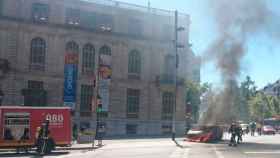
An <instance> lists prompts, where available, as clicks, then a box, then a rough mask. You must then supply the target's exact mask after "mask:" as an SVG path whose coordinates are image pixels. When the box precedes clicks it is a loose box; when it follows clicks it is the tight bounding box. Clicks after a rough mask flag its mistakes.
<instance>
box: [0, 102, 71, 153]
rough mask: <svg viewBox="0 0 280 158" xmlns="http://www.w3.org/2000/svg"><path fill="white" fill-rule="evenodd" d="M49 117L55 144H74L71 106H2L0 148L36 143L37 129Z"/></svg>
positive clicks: (0, 114) (26, 145)
mask: <svg viewBox="0 0 280 158" xmlns="http://www.w3.org/2000/svg"><path fill="white" fill-rule="evenodd" d="M46 119H47V120H49V122H50V123H49V131H50V136H51V137H52V138H53V140H54V143H55V146H69V145H71V137H72V133H71V132H72V130H71V109H70V108H68V107H27V106H0V148H20V147H24V148H26V147H34V145H35V142H36V133H37V130H38V128H39V127H40V126H41V124H42V123H43V122H44V121H45V120H46Z"/></svg>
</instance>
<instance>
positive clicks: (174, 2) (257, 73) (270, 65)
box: [120, 0, 280, 88]
mask: <svg viewBox="0 0 280 158" xmlns="http://www.w3.org/2000/svg"><path fill="white" fill-rule="evenodd" d="M120 1H124V2H129V3H134V4H139V5H145V6H147V5H148V0H120ZM150 3H151V7H155V8H162V9H167V10H175V9H176V10H178V11H180V12H184V13H187V14H189V15H190V16H191V21H192V23H191V28H190V40H191V43H192V44H193V49H194V51H195V53H196V54H198V55H200V54H201V53H202V52H203V51H204V50H205V49H206V48H207V46H208V44H209V43H210V42H211V40H213V39H214V37H215V23H214V20H213V17H212V16H209V15H210V14H209V13H210V11H209V6H208V4H207V0H150ZM267 3H268V6H269V7H270V8H271V9H272V10H274V11H276V12H280V1H279V0H267ZM278 20H279V21H280V19H278ZM279 30H280V28H279ZM241 67H242V70H241V76H240V80H242V79H244V77H245V76H246V75H249V76H251V78H252V79H253V80H254V81H255V82H256V85H257V86H258V87H259V88H261V87H263V86H264V85H266V84H267V83H273V82H274V81H276V80H277V79H279V78H280V40H279V41H273V40H270V39H269V38H267V37H266V36H264V35H257V36H255V37H253V38H252V39H251V40H250V42H249V45H248V53H247V55H246V56H245V58H244V60H243V61H242V65H241ZM201 79H202V82H210V83H213V84H214V85H216V86H218V85H219V83H220V75H219V73H218V71H217V70H216V68H215V66H214V65H213V64H206V65H204V66H203V67H202V69H201Z"/></svg>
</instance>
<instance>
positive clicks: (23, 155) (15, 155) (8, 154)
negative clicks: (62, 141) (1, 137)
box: [0, 151, 69, 158]
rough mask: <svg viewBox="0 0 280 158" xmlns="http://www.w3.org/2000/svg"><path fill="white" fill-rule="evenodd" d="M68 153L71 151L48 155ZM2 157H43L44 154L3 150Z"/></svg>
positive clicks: (54, 153) (55, 154)
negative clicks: (6, 151)
mask: <svg viewBox="0 0 280 158" xmlns="http://www.w3.org/2000/svg"><path fill="white" fill-rule="evenodd" d="M66 154H69V152H60V151H54V152H52V153H51V154H48V155H47V156H53V157H57V156H61V155H66ZM0 157H30V158H33V157H34V158H35V157H36V158H37V157H43V156H39V155H38V154H37V153H35V152H30V153H15V152H10V153H5V152H1V153H0Z"/></svg>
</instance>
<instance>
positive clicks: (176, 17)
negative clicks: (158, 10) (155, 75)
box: [172, 10, 185, 141]
mask: <svg viewBox="0 0 280 158" xmlns="http://www.w3.org/2000/svg"><path fill="white" fill-rule="evenodd" d="M184 30H185V28H184V27H181V26H180V27H178V11H177V10H176V11H175V33H174V35H175V40H174V49H175V57H176V58H175V60H176V62H175V77H174V79H175V83H174V85H175V96H174V98H175V99H174V105H173V116H172V140H173V141H175V135H176V128H175V125H176V102H177V101H176V100H177V69H178V48H183V47H184V46H183V45H181V44H178V32H180V31H184Z"/></svg>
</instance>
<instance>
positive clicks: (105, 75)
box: [98, 54, 112, 112]
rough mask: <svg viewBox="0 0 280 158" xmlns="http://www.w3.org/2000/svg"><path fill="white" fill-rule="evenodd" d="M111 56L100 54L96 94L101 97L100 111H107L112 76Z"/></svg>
mask: <svg viewBox="0 0 280 158" xmlns="http://www.w3.org/2000/svg"><path fill="white" fill-rule="evenodd" d="M111 62H112V56H111V55H108V54H100V56H99V69H98V77H99V81H98V94H99V95H100V97H101V103H102V111H105V112H107V111H108V110H109V104H110V83H111V77H112V68H111Z"/></svg>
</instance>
